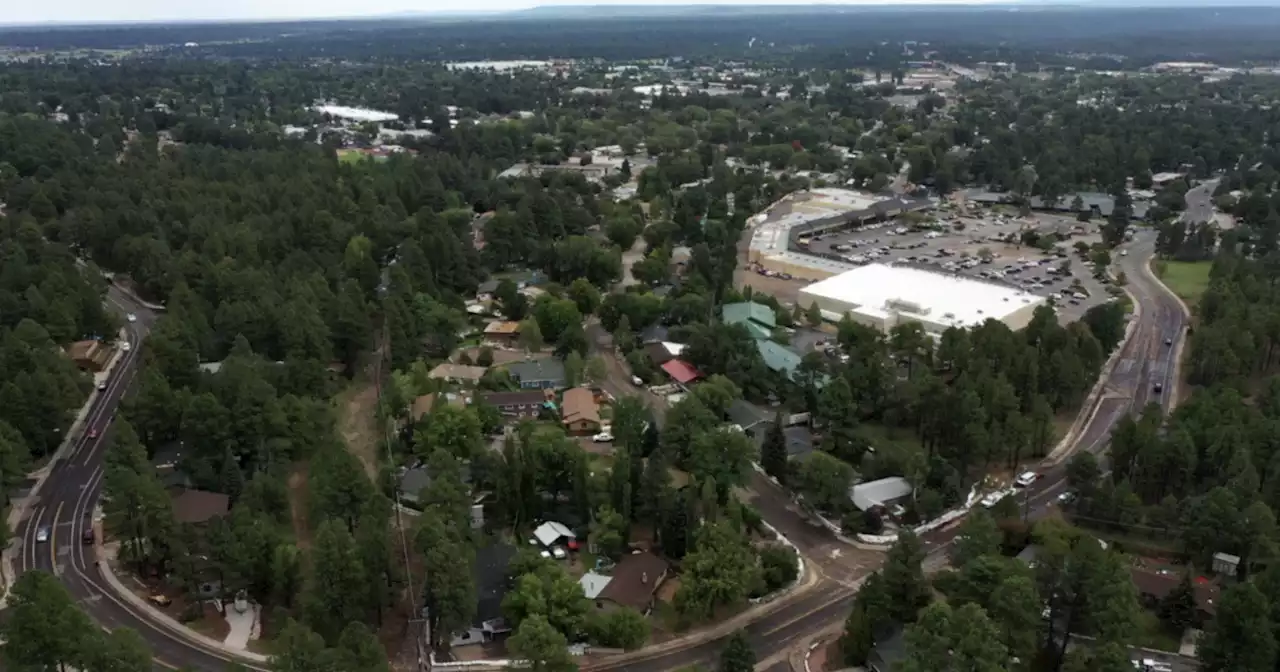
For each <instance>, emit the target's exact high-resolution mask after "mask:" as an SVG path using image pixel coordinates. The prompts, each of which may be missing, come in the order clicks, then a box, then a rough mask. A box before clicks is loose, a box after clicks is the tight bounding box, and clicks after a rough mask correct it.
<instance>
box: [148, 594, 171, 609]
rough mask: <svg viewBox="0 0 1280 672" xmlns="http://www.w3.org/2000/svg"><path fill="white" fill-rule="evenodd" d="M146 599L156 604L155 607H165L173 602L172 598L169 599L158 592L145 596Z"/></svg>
mask: <svg viewBox="0 0 1280 672" xmlns="http://www.w3.org/2000/svg"><path fill="white" fill-rule="evenodd" d="M147 601H148V602H150V603H151V604H154V605H156V606H157V607H167V606H169V605H170V604H173V600H171V599H169V596H168V595H159V594H156V595H152V596H151V597H148V598H147Z"/></svg>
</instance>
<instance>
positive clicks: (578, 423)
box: [560, 387, 601, 434]
mask: <svg viewBox="0 0 1280 672" xmlns="http://www.w3.org/2000/svg"><path fill="white" fill-rule="evenodd" d="M560 422H562V423H563V424H564V430H565V431H566V432H568V433H570V434H594V433H596V432H598V431H600V426H601V423H600V406H599V405H597V404H596V395H595V393H594V392H592V391H591V389H590V388H586V387H575V388H573V389H570V390H565V393H564V400H563V401H562V402H561V404H560Z"/></svg>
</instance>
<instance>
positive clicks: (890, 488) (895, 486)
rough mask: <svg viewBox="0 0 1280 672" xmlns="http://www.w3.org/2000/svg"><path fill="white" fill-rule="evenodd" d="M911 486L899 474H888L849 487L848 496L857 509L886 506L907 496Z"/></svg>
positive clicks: (863, 509)
mask: <svg viewBox="0 0 1280 672" xmlns="http://www.w3.org/2000/svg"><path fill="white" fill-rule="evenodd" d="M912 490H913V488H912V487H911V484H910V483H908V482H907V479H905V478H903V477H901V476H890V477H889V478H882V479H880V480H878V481H869V482H866V483H859V484H857V485H855V486H853V487H852V488H850V489H849V497H850V499H852V500H853V505H854V506H855V507H857V508H858V510H859V511H867V510H870V509H874V508H878V507H883V506H888V505H890V504H892V503H893V502H895V501H897V500H899V499H902V498H903V497H907V496H909V495H910V494H911V492H912Z"/></svg>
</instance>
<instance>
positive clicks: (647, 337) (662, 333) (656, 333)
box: [638, 324, 668, 344]
mask: <svg viewBox="0 0 1280 672" xmlns="http://www.w3.org/2000/svg"><path fill="white" fill-rule="evenodd" d="M667 333H668V329H667V328H666V327H664V326H662V325H660V324H655V325H653V326H650V327H647V328H645V330H644V331H641V332H640V333H639V334H638V337H639V339H640V342H641V343H646V344H647V343H661V342H663V341H665V340H667Z"/></svg>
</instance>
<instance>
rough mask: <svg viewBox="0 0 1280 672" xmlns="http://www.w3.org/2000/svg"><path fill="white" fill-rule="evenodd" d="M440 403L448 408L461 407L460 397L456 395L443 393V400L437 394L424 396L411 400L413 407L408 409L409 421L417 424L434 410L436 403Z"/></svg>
mask: <svg viewBox="0 0 1280 672" xmlns="http://www.w3.org/2000/svg"><path fill="white" fill-rule="evenodd" d="M437 402H442V403H446V404H448V405H450V406H462V405H463V403H462V397H459V396H458V395H456V394H450V393H445V394H444V395H443V398H442V397H441V395H439V394H435V393H431V394H424V395H422V396H421V397H418V398H417V399H414V400H413V405H412V406H410V407H409V421H410V422H415V423H416V422H418V421H419V420H421V419H422V418H423V417H424V416H426V415H427V414H428V413H430V412H431V411H432V410H434V409H435V407H436V403H437Z"/></svg>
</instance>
